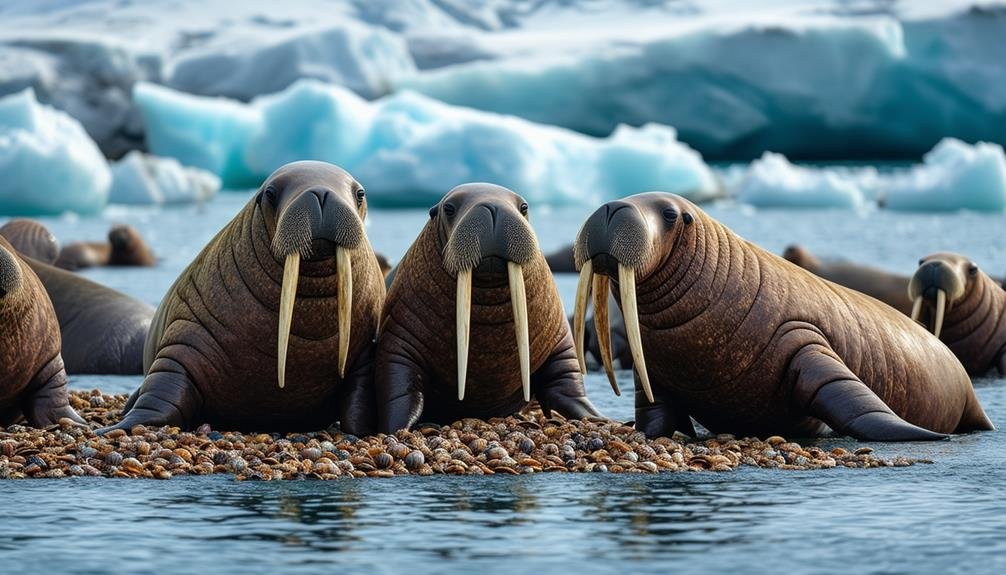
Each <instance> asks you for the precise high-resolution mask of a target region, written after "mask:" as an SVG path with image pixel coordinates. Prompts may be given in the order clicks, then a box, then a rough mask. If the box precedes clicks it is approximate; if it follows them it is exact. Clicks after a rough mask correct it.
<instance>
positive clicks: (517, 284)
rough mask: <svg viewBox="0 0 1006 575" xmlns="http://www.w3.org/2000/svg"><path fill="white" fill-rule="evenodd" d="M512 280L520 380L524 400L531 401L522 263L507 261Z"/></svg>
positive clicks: (529, 346) (511, 297) (511, 292)
mask: <svg viewBox="0 0 1006 575" xmlns="http://www.w3.org/2000/svg"><path fill="white" fill-rule="evenodd" d="M506 269H507V277H508V278H509V280H510V303H511V304H512V305H513V323H514V328H515V329H516V330H517V357H518V358H519V359H520V380H521V385H523V386H524V401H531V344H530V340H529V338H528V334H527V294H526V293H525V292H524V271H523V270H522V269H521V267H520V264H515V263H514V262H507V264H506Z"/></svg>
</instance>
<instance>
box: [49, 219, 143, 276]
mask: <svg viewBox="0 0 1006 575" xmlns="http://www.w3.org/2000/svg"><path fill="white" fill-rule="evenodd" d="M156 263H157V259H156V258H155V257H154V254H153V252H151V251H150V247H149V246H147V242H145V241H144V240H143V236H141V235H140V232H138V231H136V228H134V227H133V226H126V225H120V226H113V227H112V229H110V230H109V231H108V242H76V243H72V244H68V245H66V246H65V247H63V249H62V250H60V252H59V257H57V258H56V262H55V265H56V267H59V268H63V269H65V270H70V271H75V270H79V269H85V268H90V267H96V266H138V267H144V266H145V267H149V266H153V265H155V264H156Z"/></svg>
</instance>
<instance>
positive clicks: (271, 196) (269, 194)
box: [265, 186, 276, 208]
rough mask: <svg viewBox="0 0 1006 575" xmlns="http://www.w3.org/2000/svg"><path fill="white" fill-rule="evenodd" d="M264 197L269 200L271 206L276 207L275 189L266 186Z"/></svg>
mask: <svg viewBox="0 0 1006 575" xmlns="http://www.w3.org/2000/svg"><path fill="white" fill-rule="evenodd" d="M265 199H267V200H269V204H270V205H272V207H274V208H275V207H276V189H275V188H273V187H272V186H269V187H268V188H266V189H265Z"/></svg>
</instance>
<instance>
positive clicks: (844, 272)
mask: <svg viewBox="0 0 1006 575" xmlns="http://www.w3.org/2000/svg"><path fill="white" fill-rule="evenodd" d="M782 257H783V258H784V259H786V260H788V261H790V262H793V263H794V264H796V265H798V266H800V267H802V268H803V269H805V270H807V271H809V272H811V273H812V274H814V275H816V276H820V277H822V278H824V279H826V280H828V281H830V282H834V283H837V284H838V285H841V286H845V287H847V288H849V289H854V290H856V291H858V292H860V293H864V294H866V295H868V296H870V297H872V298H875V299H878V300H880V301H882V302H884V303H886V304H887V305H889V306H891V307H893V308H894V309H896V310H898V311H900V312H901V313H903V314H905V315H909V314H910V313H911V312H912V301H911V300H910V299H908V280H909V277H908V276H904V275H900V274H895V273H891V272H888V271H885V270H882V269H880V268H875V267H872V266H867V265H862V264H856V263H852V262H845V261H828V260H821V259H819V258H817V257H815V256H814V254H812V253H810V252H809V251H808V250H807V249H806V248H804V247H803V246H799V245H791V246H788V247H787V248H786V250H785V251H784V252H783V254H782Z"/></svg>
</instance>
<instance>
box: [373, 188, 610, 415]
mask: <svg viewBox="0 0 1006 575" xmlns="http://www.w3.org/2000/svg"><path fill="white" fill-rule="evenodd" d="M521 204H523V200H522V199H521V198H520V196H518V195H517V194H515V193H513V192H512V191H510V190H507V189H506V188H502V187H499V186H493V185H490V184H466V185H463V186H458V187H457V188H454V189H453V190H451V191H450V192H448V194H447V195H446V196H444V198H443V199H442V200H441V201H440V203H439V204H437V206H435V207H434V209H433V210H431V212H430V213H431V219H430V220H429V221H428V222H427V223H426V226H425V227H424V228H423V230H422V232H420V234H419V237H418V238H416V241H415V242H414V243H413V244H412V246H411V247H410V248H409V251H408V252H407V253H406V254H405V256H404V257H403V258H402V260H401V261H400V262H399V264H398V266H397V267H396V268H395V273H394V278H393V282H392V284H391V288H390V290H389V292H388V298H387V300H386V303H385V306H384V312H383V314H382V316H381V317H382V319H381V332H380V336H379V339H378V341H379V344H378V352H377V369H376V373H375V384H376V387H377V402H378V410H379V425H378V429H379V430H380V431H382V432H385V433H391V432H394V431H396V430H399V429H403V428H408V427H411V426H412V425H414V424H415V423H417V422H419V421H425V422H437V423H450V422H453V421H456V420H457V419H460V418H463V417H477V418H483V419H485V418H490V417H496V416H507V415H511V414H513V413H516V412H518V411H519V410H520V409H522V408H524V407H525V406H526V405H527V403H525V401H524V397H523V391H522V388H521V379H520V365H519V360H518V356H517V344H516V338H515V335H514V334H515V326H514V319H513V310H512V304H511V301H510V288H509V284H508V282H507V275H506V269H507V268H506V265H507V264H506V261H514V262H515V263H519V264H521V265H522V266H523V274H524V284H525V290H526V294H527V310H528V322H529V323H528V333H529V336H530V367H531V393H532V399H537V400H538V402H539V403H540V404H541V407H542V409H543V410H545V412H546V413H550V412H551V411H552V410H555V411H557V412H558V413H561V414H562V415H564V416H566V417H569V418H582V417H587V416H597V415H598V412H597V410H596V409H595V408H594V406H593V405H591V403H590V401H589V400H588V399H587V397H586V393H585V392H584V388H583V377H582V375H581V374H580V370H579V366H578V363H577V360H576V353H575V351H574V349H573V338H572V335H571V333H570V329H569V324H568V323H567V321H566V317H565V316H564V315H563V310H562V302H561V300H560V299H559V293H558V290H557V288H556V286H555V282H554V280H553V279H552V275H551V274H550V273H549V270H548V266H547V264H546V263H545V259H544V257H543V256H542V255H541V252H540V251H539V250H538V246H537V240H536V239H535V238H534V232H533V231H532V230H531V228H530V226H529V225H528V224H527V219H526V215H524V214H522V213H521V211H520V207H521ZM448 205H450V206H453V207H454V209H455V210H456V212H455V215H454V216H449V215H447V214H446V213H445V206H448ZM524 205H526V204H524ZM473 227H481V230H482V232H481V235H480V236H479V238H480V240H479V241H478V242H475V243H474V245H475V246H477V247H476V248H475V250H476V251H477V252H479V253H477V254H476V255H474V256H472V259H473V261H476V262H479V263H478V264H477V265H476V267H475V268H474V272H473V281H472V309H471V339H470V341H471V344H470V350H469V357H468V374H467V378H466V381H467V385H466V392H465V399H464V401H458V395H457V394H458V391H457V389H458V385H457V346H456V341H457V340H456V333H457V328H456V290H457V274H456V273H452V272H450V271H448V269H447V268H446V267H445V257H446V256H448V255H449V254H448V253H447V248H445V246H447V245H448V244H449V243H450V242H449V238H450V237H451V236H452V234H454V233H456V231H457V230H458V229H461V228H466V229H473ZM461 245H467V246H468V247H469V248H470V247H471V246H472V244H470V243H469V244H461ZM455 255H456V254H455ZM469 255H471V254H469ZM461 259H464V256H462V257H461Z"/></svg>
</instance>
